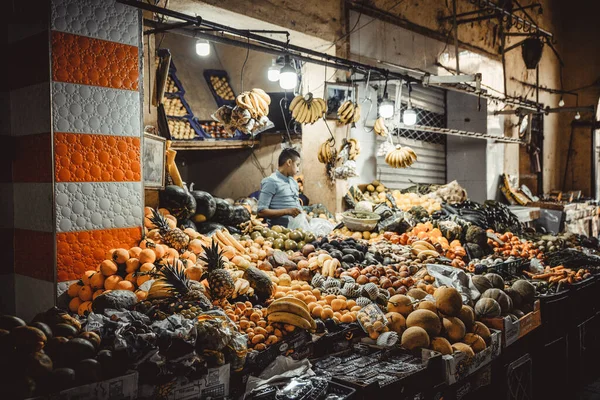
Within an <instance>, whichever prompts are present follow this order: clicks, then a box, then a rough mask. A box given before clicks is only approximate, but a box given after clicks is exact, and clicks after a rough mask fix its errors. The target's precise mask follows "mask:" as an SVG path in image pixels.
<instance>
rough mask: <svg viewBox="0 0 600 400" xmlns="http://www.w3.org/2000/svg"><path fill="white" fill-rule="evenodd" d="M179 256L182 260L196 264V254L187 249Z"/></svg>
mask: <svg viewBox="0 0 600 400" xmlns="http://www.w3.org/2000/svg"><path fill="white" fill-rule="evenodd" d="M179 258H181V259H182V260H190V261H191V262H192V264H196V261H198V258H197V257H196V255H195V254H194V253H192V252H191V251H189V250H188V251H186V252H185V253H183V254H182V255H181V256H180V257H179Z"/></svg>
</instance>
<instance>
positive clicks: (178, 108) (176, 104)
mask: <svg viewBox="0 0 600 400" xmlns="http://www.w3.org/2000/svg"><path fill="white" fill-rule="evenodd" d="M163 105H164V107H165V114H167V115H169V116H173V117H183V116H184V115H188V110H187V108H186V107H185V105H183V102H182V101H181V99H180V98H179V97H165V98H164V99H163Z"/></svg>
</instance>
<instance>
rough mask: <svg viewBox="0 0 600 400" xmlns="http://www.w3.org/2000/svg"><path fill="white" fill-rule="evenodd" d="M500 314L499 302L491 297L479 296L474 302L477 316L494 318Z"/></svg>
mask: <svg viewBox="0 0 600 400" xmlns="http://www.w3.org/2000/svg"><path fill="white" fill-rule="evenodd" d="M500 314H502V310H501V308H500V304H498V302H497V301H496V300H494V299H492V298H489V297H488V298H481V299H479V300H478V301H477V303H476V304H475V315H476V316H477V318H496V317H499V316H500Z"/></svg>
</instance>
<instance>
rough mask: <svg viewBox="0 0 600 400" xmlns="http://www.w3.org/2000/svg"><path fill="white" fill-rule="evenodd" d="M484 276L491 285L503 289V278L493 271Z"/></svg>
mask: <svg viewBox="0 0 600 400" xmlns="http://www.w3.org/2000/svg"><path fill="white" fill-rule="evenodd" d="M485 277H486V278H488V280H489V281H490V282H491V283H492V286H493V287H495V288H496V289H504V279H503V278H502V277H501V276H500V275H498V274H494V273H489V274H485Z"/></svg>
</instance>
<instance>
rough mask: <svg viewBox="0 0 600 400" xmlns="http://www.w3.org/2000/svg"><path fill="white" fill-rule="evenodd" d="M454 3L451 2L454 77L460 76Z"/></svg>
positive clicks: (453, 1) (454, 0)
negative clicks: (454, 58) (454, 59)
mask: <svg viewBox="0 0 600 400" xmlns="http://www.w3.org/2000/svg"><path fill="white" fill-rule="evenodd" d="M456 1H457V0H452V14H453V15H454V19H453V20H452V30H453V32H454V33H453V34H454V57H456V75H460V61H459V59H458V58H459V57H458V23H457V21H456Z"/></svg>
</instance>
